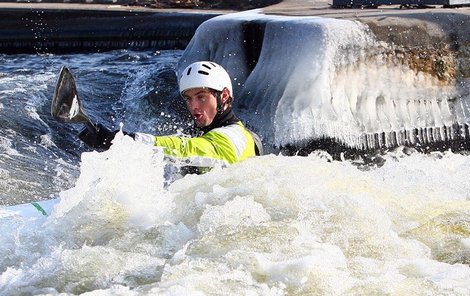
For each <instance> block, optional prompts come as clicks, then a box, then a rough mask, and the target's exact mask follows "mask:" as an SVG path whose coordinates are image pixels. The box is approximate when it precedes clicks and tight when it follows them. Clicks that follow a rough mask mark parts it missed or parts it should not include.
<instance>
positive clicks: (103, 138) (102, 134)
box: [78, 124, 119, 150]
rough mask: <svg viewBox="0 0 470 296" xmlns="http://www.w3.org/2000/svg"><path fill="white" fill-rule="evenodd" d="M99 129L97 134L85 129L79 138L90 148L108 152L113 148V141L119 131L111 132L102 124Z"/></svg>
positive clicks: (98, 126)
mask: <svg viewBox="0 0 470 296" xmlns="http://www.w3.org/2000/svg"><path fill="white" fill-rule="evenodd" d="M97 128H98V131H97V132H95V131H90V129H88V128H84V129H83V130H82V131H81V132H80V134H78V138H79V139H80V140H82V141H83V142H84V143H86V144H87V145H88V146H90V147H93V148H96V149H104V150H108V149H109V147H111V141H112V140H113V139H114V136H115V135H116V134H117V133H118V132H119V131H110V130H109V129H107V128H106V127H105V126H104V125H102V124H98V125H97Z"/></svg>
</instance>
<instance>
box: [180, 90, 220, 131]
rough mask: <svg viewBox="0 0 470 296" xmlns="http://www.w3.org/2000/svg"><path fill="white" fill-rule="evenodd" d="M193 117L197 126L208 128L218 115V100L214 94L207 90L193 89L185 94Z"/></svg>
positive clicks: (184, 96)
mask: <svg viewBox="0 0 470 296" xmlns="http://www.w3.org/2000/svg"><path fill="white" fill-rule="evenodd" d="M183 98H184V100H185V101H186V106H187V107H188V110H189V112H191V116H192V117H193V119H194V121H195V123H196V126H198V127H206V126H208V125H210V124H211V123H212V121H213V120H214V118H215V116H216V115H217V99H216V97H215V96H214V94H212V92H211V91H210V90H208V89H205V88H192V89H188V90H187V91H185V92H184V93H183Z"/></svg>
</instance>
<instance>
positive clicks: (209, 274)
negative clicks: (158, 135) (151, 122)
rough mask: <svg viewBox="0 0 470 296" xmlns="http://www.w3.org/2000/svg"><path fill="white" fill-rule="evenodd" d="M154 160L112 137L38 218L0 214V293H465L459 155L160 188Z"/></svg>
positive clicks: (220, 177)
mask: <svg viewBox="0 0 470 296" xmlns="http://www.w3.org/2000/svg"><path fill="white" fill-rule="evenodd" d="M154 153H155V151H153V149H152V147H149V146H145V145H143V146H141V145H140V143H139V144H137V143H135V142H133V141H132V140H131V139H130V138H128V137H124V136H122V135H118V138H117V139H116V142H115V143H114V144H113V146H112V147H111V149H110V150H109V151H107V152H104V153H97V152H92V153H85V155H84V157H83V160H82V167H81V176H80V178H79V179H78V180H77V184H76V185H75V187H74V188H72V189H70V190H67V191H64V192H63V193H62V194H61V198H62V200H61V202H60V204H59V205H58V206H57V207H56V209H55V212H54V213H53V214H52V216H50V217H49V218H48V219H47V221H46V222H45V224H37V225H36V224H34V225H29V224H28V223H29V222H28V221H23V220H22V219H21V218H20V217H18V216H14V215H13V216H12V215H7V214H5V215H3V214H2V215H0V219H1V221H0V222H2V223H0V230H1V231H2V233H4V234H5V235H3V236H2V237H1V238H0V246H1V247H0V255H1V256H2V258H8V260H9V261H4V262H5V263H3V262H2V265H1V266H0V268H1V270H2V274H1V275H0V283H1V285H0V293H7V294H8V292H13V291H15V293H16V291H20V292H23V293H39V292H41V291H42V293H46V291H49V293H56V292H59V293H74V294H79V293H84V292H87V291H93V292H91V293H102V295H113V293H115V292H117V291H119V292H120V293H121V292H122V294H123V295H148V294H158V295H184V294H185V293H186V294H188V295H197V294H198V293H199V294H201V295H204V294H210V293H213V291H217V292H218V293H220V294H234V293H235V294H243V295H249V294H258V295H285V294H293V295H299V294H322V295H344V294H355V295H364V294H394V293H398V291H403V293H404V294H407V295H412V294H416V293H418V294H429V293H434V294H446V293H448V294H453V295H467V294H468V293H469V292H470V290H469V288H468V287H470V267H469V266H468V264H467V263H468V261H467V260H468V252H469V248H468V233H469V230H470V224H469V223H467V222H468V219H467V217H468V213H470V199H469V195H468V190H467V189H468V188H469V187H470V180H469V179H468V178H467V176H468V174H470V164H469V161H470V160H469V158H468V157H466V156H463V155H456V154H452V153H436V154H432V155H422V154H411V155H406V154H404V153H402V151H400V150H397V151H396V152H394V153H390V154H389V155H387V156H385V159H386V161H385V163H384V164H383V165H382V166H381V167H375V168H374V167H370V168H369V169H368V170H359V169H358V168H357V166H355V165H354V164H353V163H352V162H349V161H345V162H338V161H331V159H329V158H328V157H325V155H324V154H312V155H310V156H309V157H283V156H274V155H267V156H263V157H257V158H253V159H249V160H246V161H244V162H242V163H240V164H236V165H233V166H231V167H228V168H225V169H214V170H213V171H211V172H209V173H207V174H204V175H188V176H185V177H184V178H182V179H179V180H177V181H175V182H174V183H172V184H171V185H169V186H168V187H167V189H164V188H163V185H162V184H163V180H160V178H163V177H162V176H163V173H162V168H161V157H162V156H161V154H159V153H158V152H157V154H156V155H154ZM131 154H137V155H134V156H133V155H131ZM155 157H156V158H155ZM152 162H153V163H154V164H155V165H156V167H157V168H152V165H151V163H152ZM134 179H136V180H134ZM152 181H155V182H156V185H152V184H151V182H152ZM144 184H145V186H144ZM417 184H418V185H417ZM449 184H450V185H449ZM141 186H143V187H145V188H147V189H145V188H144V189H142V190H143V191H142V190H141V189H140V187H141ZM147 186H148V187H147ZM122 187H124V188H122ZM149 196H150V197H149ZM157 200H158V202H156V201H157ZM149 212H150V213H154V214H153V215H151V217H148V213H149ZM0 213H1V212H0ZM139 213H140V214H139ZM32 226H34V227H32ZM7 254H8V256H7ZM128 288H130V289H128ZM54 291H56V292H54Z"/></svg>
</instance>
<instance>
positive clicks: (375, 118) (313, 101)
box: [179, 11, 470, 149]
mask: <svg viewBox="0 0 470 296" xmlns="http://www.w3.org/2000/svg"><path fill="white" fill-rule="evenodd" d="M402 55H403V53H400V52H399V51H397V50H396V49H394V48H393V46H392V45H389V44H385V43H383V42H379V41H377V40H376V38H375V37H374V36H373V34H372V33H371V32H370V31H369V30H368V28H367V26H366V25H364V24H361V23H359V22H354V21H350V20H338V19H327V18H318V17H282V16H267V15H263V14H259V13H257V12H256V11H250V12H243V13H237V14H230V15H225V16H220V17H216V18H213V19H210V20H208V21H206V22H205V23H203V24H202V25H201V26H200V27H199V28H198V30H197V31H196V34H195V36H194V38H193V39H192V41H191V42H190V44H189V45H188V47H187V49H186V51H185V53H184V55H183V57H182V59H181V61H180V65H179V66H180V69H182V68H184V67H185V66H187V65H188V64H189V63H191V62H194V61H196V60H212V61H215V62H218V63H220V64H221V65H223V66H224V67H225V68H226V69H227V70H228V72H229V74H230V75H231V77H232V79H233V84H234V93H235V99H236V101H235V102H236V104H237V107H238V108H239V109H241V110H244V111H243V112H242V113H243V114H242V117H243V118H244V119H246V120H248V122H249V124H251V125H253V126H254V128H255V129H256V130H257V132H259V133H261V134H262V136H263V137H264V138H265V139H269V142H271V143H273V144H275V145H277V146H283V145H288V144H294V145H304V144H306V143H308V142H309V141H312V140H318V139H323V138H332V139H334V140H335V141H337V142H339V143H343V144H346V145H347V146H349V147H354V148H359V149H367V148H376V147H384V146H385V147H393V146H396V145H402V144H410V145H416V144H420V145H421V144H426V143H430V142H438V141H448V140H452V139H455V138H462V137H463V136H465V129H466V128H467V133H468V127H467V123H468V121H469V118H470V115H469V114H468V106H467V105H468V103H469V102H468V101H469V100H470V95H469V86H468V84H466V82H465V81H459V80H458V79H451V80H443V79H439V77H438V76H436V75H433V74H432V73H425V72H423V71H417V70H416V69H413V68H412V67H410V66H408V63H407V61H408V59H407V58H404V57H403V56H402Z"/></svg>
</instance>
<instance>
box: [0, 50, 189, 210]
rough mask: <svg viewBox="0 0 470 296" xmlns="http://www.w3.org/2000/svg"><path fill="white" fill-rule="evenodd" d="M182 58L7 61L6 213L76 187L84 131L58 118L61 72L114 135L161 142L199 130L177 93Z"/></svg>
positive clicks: (3, 119)
mask: <svg viewBox="0 0 470 296" xmlns="http://www.w3.org/2000/svg"><path fill="white" fill-rule="evenodd" d="M181 53H182V52H181V51H161V52H160V51H146V52H133V51H125V50H123V51H111V52H107V53H96V54H74V55H2V56H0V124H1V127H0V205H9V204H16V203H22V202H26V201H31V200H39V199H47V198H50V197H53V196H55V195H56V194H57V193H58V192H60V191H62V190H64V189H67V188H69V187H71V186H72V185H73V183H74V182H75V180H76V179H77V177H78V174H79V169H78V166H79V164H80V155H81V153H82V152H84V151H88V150H89V149H88V148H87V147H85V146H84V145H83V144H81V142H80V141H79V140H78V139H77V134H78V132H79V131H80V130H81V129H82V128H83V127H82V126H81V125H69V124H61V123H58V122H56V121H54V119H53V118H52V117H51V115H50V102H51V99H52V94H53V92H54V87H55V83H56V79H57V76H58V73H59V70H60V68H61V67H62V66H67V67H69V69H70V70H71V71H72V73H73V74H74V76H75V79H76V82H77V89H78V92H79V95H80V98H81V99H82V101H83V105H84V108H85V110H86V112H87V114H88V115H89V116H90V117H91V118H92V120H94V121H96V122H100V123H103V124H105V125H106V126H108V127H109V128H111V129H118V128H119V124H120V123H123V124H124V130H128V131H140V132H147V133H153V134H160V133H170V132H176V131H177V130H184V129H185V128H187V127H189V126H190V125H191V124H190V122H189V118H188V117H186V116H187V114H186V111H185V109H184V106H182V105H181V101H180V100H179V99H178V95H177V91H176V85H177V84H176V76H175V71H174V70H175V66H176V63H177V61H178V58H179V57H180V56H181Z"/></svg>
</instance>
